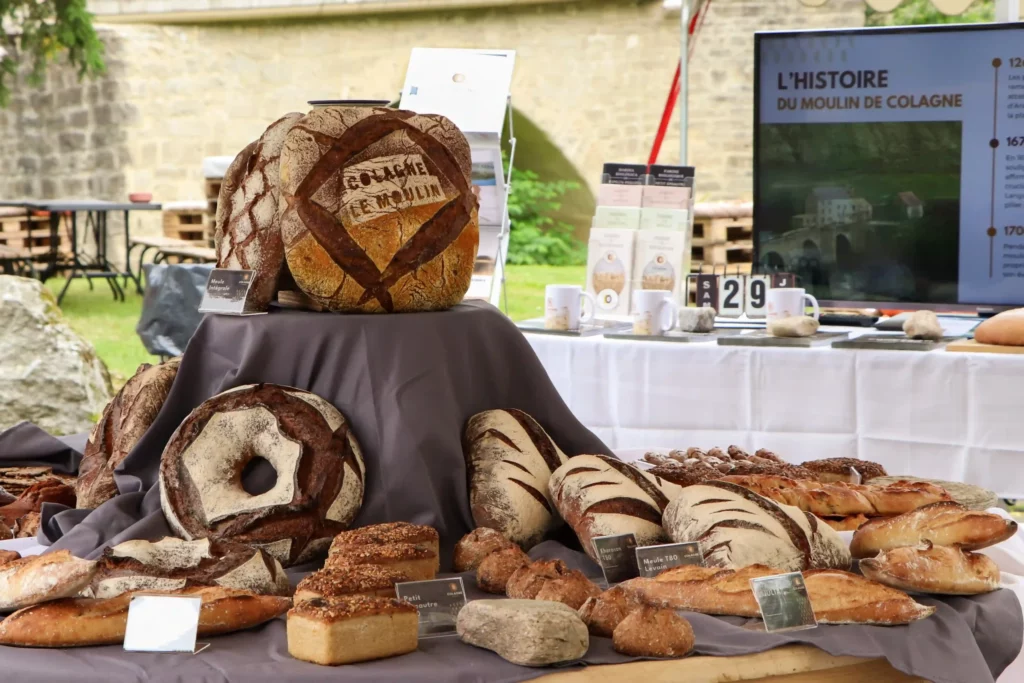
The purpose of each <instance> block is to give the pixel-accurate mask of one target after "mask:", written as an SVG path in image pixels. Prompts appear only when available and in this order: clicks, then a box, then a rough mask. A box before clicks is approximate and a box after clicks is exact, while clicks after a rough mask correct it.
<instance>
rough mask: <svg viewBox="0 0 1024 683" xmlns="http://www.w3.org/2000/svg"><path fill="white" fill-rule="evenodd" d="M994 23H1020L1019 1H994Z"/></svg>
mask: <svg viewBox="0 0 1024 683" xmlns="http://www.w3.org/2000/svg"><path fill="white" fill-rule="evenodd" d="M996 21H1002V22H1006V21H1020V0H996Z"/></svg>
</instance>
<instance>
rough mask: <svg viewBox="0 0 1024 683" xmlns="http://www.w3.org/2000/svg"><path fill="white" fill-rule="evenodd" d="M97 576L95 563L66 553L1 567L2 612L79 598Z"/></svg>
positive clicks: (11, 563)
mask: <svg viewBox="0 0 1024 683" xmlns="http://www.w3.org/2000/svg"><path fill="white" fill-rule="evenodd" d="M95 574H96V563H95V562H92V561H89V560H81V559H79V558H77V557H74V556H73V555H72V554H71V553H70V552H68V551H67V550H58V551H56V552H52V553H46V554H45V555H34V556H32V557H25V558H22V559H20V560H13V561H11V562H8V563H6V564H4V565H0V612H11V611H14V610H16V609H21V608H22V607H28V606H29V605H35V604H38V603H40V602H46V601H47V600H57V599H59V598H67V597H71V596H72V595H76V594H77V593H78V592H79V591H81V590H82V589H83V588H85V587H86V586H88V585H89V582H91V581H92V579H93V576H95Z"/></svg>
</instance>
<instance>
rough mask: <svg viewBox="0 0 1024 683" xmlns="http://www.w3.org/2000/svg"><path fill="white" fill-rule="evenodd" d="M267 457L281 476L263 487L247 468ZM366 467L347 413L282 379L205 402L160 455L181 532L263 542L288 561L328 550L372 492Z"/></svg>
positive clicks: (170, 513) (166, 507)
mask: <svg viewBox="0 0 1024 683" xmlns="http://www.w3.org/2000/svg"><path fill="white" fill-rule="evenodd" d="M254 458H263V459H265V460H267V461H268V462H269V463H270V465H271V466H272V467H273V469H274V471H275V472H276V481H275V482H274V483H273V486H271V487H270V488H269V489H268V490H266V491H264V492H263V493H259V494H256V495H253V494H250V493H248V492H246V491H245V490H244V489H243V488H242V484H241V481H240V477H239V473H240V472H241V471H242V470H243V469H244V468H245V467H246V465H248V464H249V463H250V462H251V461H252V460H253V459H254ZM364 478H365V467H364V465H363V456H362V453H361V451H360V449H359V444H358V443H357V442H356V439H355V436H354V435H353V434H352V431H351V429H350V427H349V425H348V423H347V422H346V420H345V418H344V416H343V415H342V414H341V413H340V412H339V411H338V410H337V409H336V408H334V406H332V405H331V404H330V403H328V402H327V401H325V400H323V399H322V398H320V397H319V396H316V395H315V394H311V393H309V392H307V391H302V390H299V389H293V388H291V387H283V386H279V385H274V384H253V385H247V386H243V387H238V388H236V389H231V390H229V391H226V392H224V393H221V394H218V395H217V396H214V397H213V398H211V399H209V400H208V401H206V402H204V403H203V404H202V405H200V406H199V407H198V408H196V409H195V410H193V411H192V413H191V414H189V416H188V417H187V418H185V420H184V421H183V422H182V423H181V425H180V426H179V427H178V429H177V430H176V431H175V432H174V434H173V435H172V436H171V439H170V440H169V441H168V443H167V446H166V448H165V449H164V453H163V457H162V458H161V462H160V498H161V506H162V507H163V511H164V516H165V517H166V518H167V522H168V524H169V525H170V526H171V528H172V529H173V530H174V531H175V533H176V534H177V535H179V536H180V537H182V538H184V539H186V540H193V539H197V538H211V539H213V540H225V541H235V542H238V543H245V544H247V545H254V546H258V547H261V548H263V549H264V550H266V551H267V552H269V553H270V554H271V555H273V556H275V557H276V558H277V559H278V560H280V561H281V563H282V564H283V565H285V566H289V565H292V564H299V563H302V562H304V561H307V560H310V559H314V558H315V557H317V556H321V555H323V554H324V553H326V551H327V547H328V546H329V544H330V541H331V539H332V538H333V537H334V536H335V535H337V534H338V533H340V532H342V531H344V530H345V529H346V528H348V525H349V524H350V523H351V522H352V520H353V519H354V518H355V516H356V513H357V512H358V511H359V508H360V506H361V505H362V500H363V489H364Z"/></svg>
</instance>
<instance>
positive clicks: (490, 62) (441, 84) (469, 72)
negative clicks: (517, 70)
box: [400, 47, 516, 135]
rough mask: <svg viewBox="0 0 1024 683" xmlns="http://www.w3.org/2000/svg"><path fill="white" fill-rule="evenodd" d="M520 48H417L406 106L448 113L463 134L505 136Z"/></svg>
mask: <svg viewBox="0 0 1024 683" xmlns="http://www.w3.org/2000/svg"><path fill="white" fill-rule="evenodd" d="M515 61H516V53H515V50H459V49H449V48H422V47H416V48H413V50H412V56H411V57H410V58H409V69H408V71H406V72H405V85H404V86H403V87H402V99H401V104H400V106H401V108H402V109H409V110H410V111H414V112H416V113H418V114H441V115H442V116H447V117H448V118H449V119H451V120H452V122H453V123H455V125H456V126H458V127H459V129H460V130H461V131H462V132H464V133H494V134H497V135H501V129H502V127H503V125H504V122H505V104H506V102H507V101H508V94H509V89H510V88H511V87H512V69H513V67H514V66H515Z"/></svg>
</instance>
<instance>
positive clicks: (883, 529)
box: [850, 502, 1017, 557]
mask: <svg viewBox="0 0 1024 683" xmlns="http://www.w3.org/2000/svg"><path fill="white" fill-rule="evenodd" d="M1015 533H1017V523H1016V522H1014V521H1013V520H1009V519H1005V518H1003V517H1000V516H999V515H996V514H993V513H991V512H979V511H977V510H969V509H967V508H965V507H964V506H963V505H960V504H959V503H953V502H944V503H934V504H932V505H926V506H924V507H922V508H918V509H917V510H914V511H912V512H908V513H906V514H903V515H900V516H898V517H893V518H891V519H877V520H873V521H870V522H868V523H867V524H865V525H864V526H862V527H860V528H859V529H857V531H856V533H854V535H853V540H852V541H850V552H851V553H852V554H853V556H854V557H874V556H875V555H877V554H878V553H880V552H882V551H884V550H892V549H893V548H901V547H906V546H918V545H920V544H921V543H923V542H924V541H931V542H932V543H933V544H935V545H943V546H957V547H959V548H962V549H964V550H979V549H981V548H987V547H988V546H990V545H995V544H996V543H1000V542H1002V541H1005V540H1006V539H1008V538H1010V537H1011V536H1013V535H1014V534H1015Z"/></svg>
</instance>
